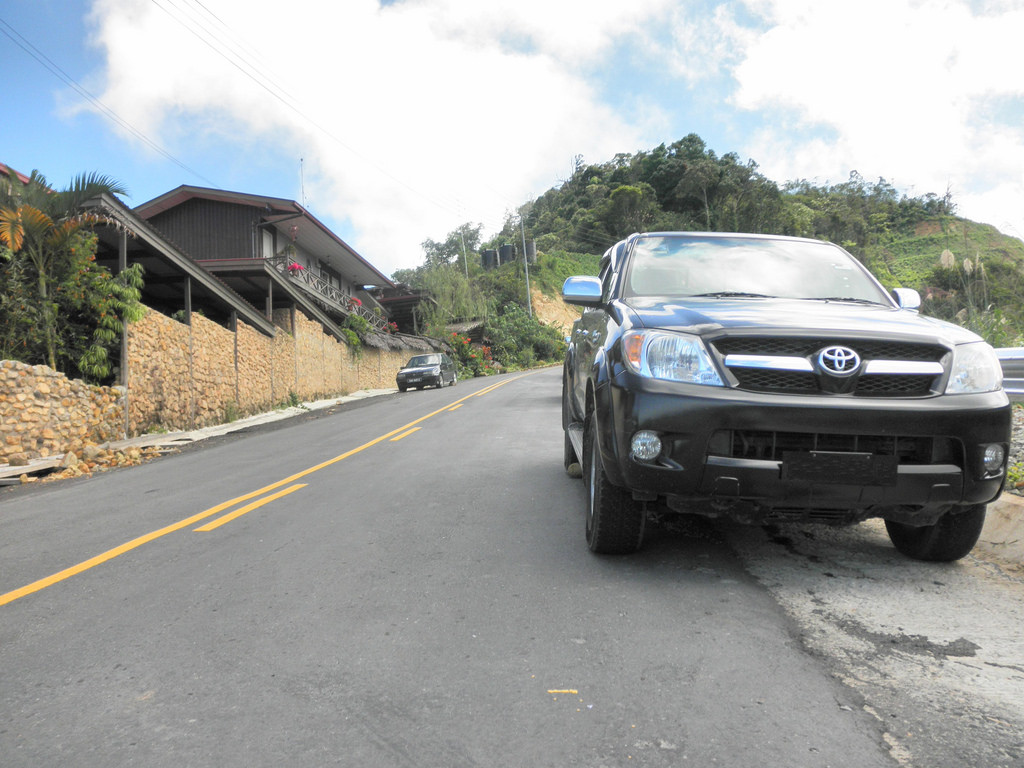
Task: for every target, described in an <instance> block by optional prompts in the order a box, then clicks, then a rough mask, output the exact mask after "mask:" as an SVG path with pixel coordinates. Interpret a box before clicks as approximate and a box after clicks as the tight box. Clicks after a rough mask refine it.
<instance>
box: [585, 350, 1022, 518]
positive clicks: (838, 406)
mask: <svg viewBox="0 0 1024 768" xmlns="http://www.w3.org/2000/svg"><path fill="white" fill-rule="evenodd" d="M597 401H598V402H597V413H598V429H599V435H600V446H601V452H602V458H603V460H604V466H605V471H606V473H607V474H608V478H609V480H610V481H611V482H612V483H614V484H616V485H619V486H623V487H625V488H628V489H630V490H632V491H634V494H635V495H636V496H637V497H639V498H648V499H650V498H653V497H654V496H660V497H666V498H667V500H668V502H669V505H670V506H671V507H673V508H675V509H678V510H680V511H688V512H697V513H701V514H706V515H723V516H728V517H733V518H736V519H742V520H745V521H748V522H756V521H762V520H765V519H769V518H773V517H787V518H791V517H798V518H812V519H813V518H817V519H822V520H826V521H834V522H854V521H857V520H863V519H866V518H869V517H886V518H887V519H892V520H899V521H902V522H910V523H917V524H929V523H931V522H934V521H935V520H937V519H938V517H939V516H940V515H942V514H943V513H944V512H946V511H948V510H949V509H950V508H951V507H953V506H955V505H961V504H982V503H986V502H988V501H991V500H992V499H994V498H995V497H996V496H998V495H999V493H1000V492H1001V490H1002V487H1003V483H1004V480H1005V475H1006V473H1005V462H1004V466H1003V467H1002V468H1000V469H999V470H997V471H995V472H986V471H985V469H984V467H983V465H982V453H983V451H984V446H985V445H986V444H991V443H998V444H1001V445H1003V448H1004V451H1005V450H1007V449H1008V447H1009V445H1008V444H1009V441H1010V420H1011V419H1010V405H1009V402H1008V400H1007V398H1006V395H1005V394H1004V393H1003V392H1001V391H1000V392H992V393H985V394H978V395H944V396H936V397H930V398H913V399H911V398H907V399H881V398H863V397H860V398H858V397H850V396H827V395H819V396H796V395H772V394H763V393H751V392H742V391H739V390H735V389H729V388H717V387H703V386H698V385H687V384H679V383H676V382H665V381H655V380H651V379H644V378H641V377H639V376H636V375H634V374H632V373H630V372H629V371H623V370H621V369H620V371H619V372H618V373H617V375H616V376H615V377H614V378H613V379H611V381H610V382H609V383H608V384H607V385H606V386H604V387H601V388H600V389H599V390H598V392H597ZM641 429H649V430H653V431H655V432H657V433H659V435H660V436H661V438H662V443H663V445H664V449H663V451H662V455H661V456H659V457H658V458H657V459H655V460H654V461H651V462H642V461H639V460H635V459H633V458H632V457H631V456H630V445H629V444H630V439H631V437H632V435H633V434H634V433H635V432H636V431H637V430H641Z"/></svg>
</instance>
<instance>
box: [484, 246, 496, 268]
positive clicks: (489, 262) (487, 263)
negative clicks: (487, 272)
mask: <svg viewBox="0 0 1024 768" xmlns="http://www.w3.org/2000/svg"><path fill="white" fill-rule="evenodd" d="M480 266H482V267H483V268H484V269H494V268H495V267H496V266H498V252H497V251H496V250H494V249H493V248H492V249H490V250H486V251H483V252H482V253H481V254H480Z"/></svg>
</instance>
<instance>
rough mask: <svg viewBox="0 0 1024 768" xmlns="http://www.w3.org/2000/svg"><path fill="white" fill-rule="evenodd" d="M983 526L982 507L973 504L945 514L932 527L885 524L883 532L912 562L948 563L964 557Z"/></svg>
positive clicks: (983, 506) (888, 522) (894, 523)
mask: <svg viewBox="0 0 1024 768" xmlns="http://www.w3.org/2000/svg"><path fill="white" fill-rule="evenodd" d="M984 525H985V505H984V504H975V505H973V506H969V507H961V508H959V509H953V510H951V511H950V512H947V513H946V514H944V515H943V516H942V517H940V518H939V520H938V522H936V523H935V524H934V525H924V526H918V527H915V526H913V525H907V524H906V523H897V522H893V521H891V520H886V521H885V530H886V531H887V532H888V533H889V539H890V540H891V541H892V543H893V545H894V546H895V547H896V549H897V550H898V551H899V552H901V553H902V554H904V555H906V556H907V557H912V558H914V559H915V560H926V561H928V562H933V563H948V562H952V561H953V560H959V559H960V558H961V557H964V556H965V555H967V553H968V552H970V551H971V550H972V549H973V548H974V545H975V544H976V543H977V542H978V537H979V536H981V529H982V527H983V526H984Z"/></svg>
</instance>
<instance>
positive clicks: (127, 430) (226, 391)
mask: <svg viewBox="0 0 1024 768" xmlns="http://www.w3.org/2000/svg"><path fill="white" fill-rule="evenodd" d="M274 320H275V322H276V323H278V325H279V326H281V327H279V328H278V330H277V333H275V335H274V336H273V337H269V336H266V335H265V334H263V333H260V332H259V331H257V330H255V329H254V328H252V327H251V326H249V325H247V324H245V323H243V322H241V321H239V322H238V323H237V330H236V331H232V330H231V329H229V328H225V327H224V326H222V325H219V324H218V323H215V322H213V321H211V320H209V319H207V318H205V317H203V316H201V315H198V314H196V315H193V316H192V325H191V326H188V325H184V324H182V323H179V322H177V321H176V320H173V319H171V318H170V317H167V316H166V315H163V314H161V313H159V312H157V311H155V310H149V311H148V312H147V313H146V316H145V317H144V318H143V319H142V320H141V321H139V322H137V323H132V324H131V325H130V326H129V329H128V337H127V350H128V354H127V358H126V362H127V365H126V366H125V369H126V378H127V386H125V387H96V386H91V385H88V384H85V383H84V382H81V381H76V380H69V379H67V378H66V377H65V376H64V375H63V374H61V373H58V372H56V371H53V370H51V369H50V368H47V367H46V366H31V365H25V364H24V363H19V362H14V361H10V360H5V361H0V464H2V463H23V462H24V461H26V460H29V459H36V458H42V457H46V456H50V455H53V454H59V453H66V452H68V451H76V452H77V451H80V450H81V449H82V448H83V447H84V446H85V445H88V444H99V443H104V442H107V441H111V440H118V439H121V438H123V437H127V436H132V435H139V434H144V433H146V432H150V431H153V430H157V429H159V430H168V431H179V430H188V429H196V428H199V427H204V426H210V425H213V424H220V423H223V422H225V421H228V420H230V419H231V418H235V417H240V416H247V415H251V414H254V413H262V412H265V411H268V410H271V409H273V408H274V407H276V406H277V405H281V404H284V403H288V402H291V401H294V400H296V399H297V400H300V401H302V400H307V401H308V400H317V399H326V398H329V397H333V396H342V395H345V394H349V393H351V392H355V391H358V390H362V389H384V388H389V387H393V386H395V373H397V371H398V369H399V368H401V366H402V364H403V363H404V362H405V361H406V360H407V359H408V358H409V356H410V354H415V353H417V352H423V351H427V350H429V349H431V348H432V347H433V343H432V342H428V341H426V340H424V339H418V338H400V337H388V338H387V342H388V343H387V345H386V346H385V348H381V349H378V348H375V347H372V346H363V347H361V348H360V349H359V350H352V349H350V348H349V347H348V346H347V345H346V344H345V343H343V342H341V341H339V340H337V339H336V338H334V337H333V336H331V335H329V334H326V333H324V331H323V328H322V326H321V325H320V324H319V323H317V322H314V321H312V320H310V319H309V318H307V317H306V316H305V315H304V314H303V313H301V312H298V311H290V310H284V311H279V312H275V316H274ZM286 329H287V330H286ZM126 408H127V414H126V413H125V409H126Z"/></svg>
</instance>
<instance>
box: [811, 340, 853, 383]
mask: <svg viewBox="0 0 1024 768" xmlns="http://www.w3.org/2000/svg"><path fill="white" fill-rule="evenodd" d="M818 365H820V366H821V367H822V369H823V370H824V371H826V372H828V373H831V374H832V375H833V376H849V375H851V374H854V373H856V372H857V371H858V370H859V369H860V355H858V354H857V353H856V352H854V351H853V350H852V349H850V348H849V347H838V346H837V347H825V349H823V350H821V352H819V353H818Z"/></svg>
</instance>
